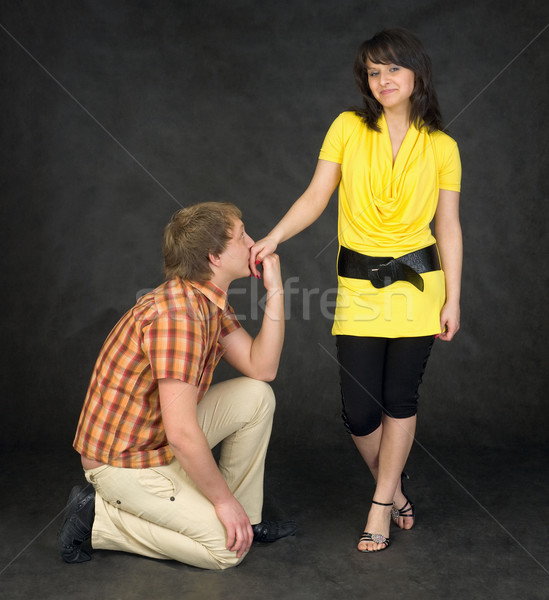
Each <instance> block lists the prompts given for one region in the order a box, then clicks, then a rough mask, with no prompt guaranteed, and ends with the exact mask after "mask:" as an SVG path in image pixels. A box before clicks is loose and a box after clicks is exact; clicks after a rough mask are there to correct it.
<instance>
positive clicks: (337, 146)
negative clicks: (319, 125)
mask: <svg viewBox="0 0 549 600" xmlns="http://www.w3.org/2000/svg"><path fill="white" fill-rule="evenodd" d="M344 121H345V113H342V114H340V115H339V117H337V119H336V120H335V121H334V122H333V123H332V124H331V125H330V129H328V133H327V134H326V137H325V138H324V143H323V144H322V148H321V149H320V154H319V158H320V159H322V160H329V161H330V162H335V163H339V164H341V163H342V162H343V151H344V149H345V144H344V132H343V128H344Z"/></svg>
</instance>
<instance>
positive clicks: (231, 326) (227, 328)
mask: <svg viewBox="0 0 549 600" xmlns="http://www.w3.org/2000/svg"><path fill="white" fill-rule="evenodd" d="M241 327H242V325H241V324H240V321H239V320H238V319H237V318H236V315H235V314H234V310H233V307H232V306H229V304H227V306H226V307H225V310H224V311H223V315H222V316H221V337H225V336H226V335H229V333H232V332H233V331H236V330H237V329H240V328H241Z"/></svg>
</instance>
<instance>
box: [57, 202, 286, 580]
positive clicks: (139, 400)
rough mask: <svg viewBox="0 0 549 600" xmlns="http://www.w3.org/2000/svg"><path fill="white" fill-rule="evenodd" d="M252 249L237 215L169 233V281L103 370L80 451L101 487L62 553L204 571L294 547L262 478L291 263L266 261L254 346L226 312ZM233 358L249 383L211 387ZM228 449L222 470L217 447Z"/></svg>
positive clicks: (119, 331) (73, 504) (207, 218)
mask: <svg viewBox="0 0 549 600" xmlns="http://www.w3.org/2000/svg"><path fill="white" fill-rule="evenodd" d="M253 243H254V242H253V240H252V239H251V238H250V236H249V235H248V234H247V233H246V231H245V230H244V225H243V223H242V221H241V213H240V211H239V210H238V209H237V208H236V207H235V206H234V205H232V204H228V203H217V202H208V203H202V204H197V205H194V206H191V207H189V208H184V209H182V210H180V211H178V212H177V213H175V215H174V216H173V217H172V220H171V221H170V223H169V224H168V226H167V227H166V230H165V232H164V244H163V251H164V262H165V271H166V276H167V281H166V282H165V283H164V284H163V285H161V286H159V287H158V288H156V289H155V290H153V291H152V292H149V293H148V294H146V295H144V296H142V297H141V298H140V299H139V301H138V302H137V304H136V305H135V306H134V307H133V308H132V309H131V310H129V311H128V312H127V313H126V314H125V315H124V316H123V317H122V318H121V319H120V321H119V322H118V324H117V325H116V326H115V327H114V329H113V330H112V331H111V333H110V334H109V336H108V337H107V339H106V341H105V343H104V345H103V348H102V349H101V352H100V354H99V358H98V359H97V362H96V365H95V369H94V371H93V375H92V378H91V382H90V385H89V388H88V393H87V396H86V399H85V402H84V407H83V409H82V413H81V415H80V421H79V423H78V429H77V432H76V437H75V440H74V447H75V449H76V450H77V451H78V452H79V453H80V454H81V457H82V465H83V468H84V473H85V477H86V479H87V481H88V482H89V484H91V485H88V486H86V487H84V488H83V489H81V488H80V487H78V486H76V487H75V488H73V490H72V492H71V495H70V496H69V501H68V504H67V509H66V515H65V520H64V523H63V525H62V527H61V530H60V532H59V536H58V547H59V551H60V553H61V556H62V557H63V559H64V560H65V561H66V562H69V563H77V562H83V561H86V560H90V555H89V554H88V552H86V551H85V550H84V549H83V548H82V543H83V542H84V541H85V540H87V539H88V538H90V537H91V545H92V548H94V549H108V550H121V551H125V552H133V553H136V554H141V555H143V556H148V557H153V558H159V559H175V560H178V561H181V562H184V563H187V564H189V565H193V566H197V567H203V568H206V569H225V568H227V567H231V566H235V565H237V564H238V563H239V562H241V561H242V559H243V558H244V556H245V555H246V553H247V552H248V550H249V549H250V546H251V544H252V542H253V541H260V542H272V541H275V540H276V539H279V538H281V537H284V536H287V535H293V534H294V533H295V530H296V525H295V523H294V522H293V521H283V522H281V521H264V520H262V514H261V511H262V504H263V472H264V464H265V455H266V452H267V446H268V443H269V437H270V433H271V426H272V419H273V412H274V407H275V400H274V396H273V392H272V390H271V388H270V386H269V385H268V384H267V383H265V382H266V381H271V380H272V379H274V377H275V375H276V372H277V369H278V363H279V359H280V353H281V350H282V344H283V338H284V300H283V294H282V292H283V287H282V280H281V274H280V264H279V259H278V257H277V256H276V255H272V256H268V257H266V258H265V260H264V261H263V283H264V285H265V288H266V290H267V302H266V306H265V314H264V317H263V322H262V326H261V329H260V331H259V333H258V335H257V336H256V337H255V338H252V337H251V336H250V335H249V334H248V333H247V332H246V331H245V330H244V329H243V328H242V326H241V325H240V323H239V322H238V320H237V319H236V316H235V314H234V312H233V310H232V308H231V307H230V306H229V304H228V303H227V291H228V288H229V285H230V283H231V282H232V281H234V280H235V279H238V278H241V277H245V276H249V275H250V269H249V263H248V261H249V255H250V252H249V250H250V248H251V246H252V245H253ZM222 356H223V358H224V359H225V360H226V361H227V362H228V363H229V364H231V365H232V366H234V367H235V368H236V369H237V370H238V371H240V372H241V373H242V374H243V375H244V377H239V378H237V379H233V380H229V381H225V382H223V383H219V384H216V385H211V386H210V383H211V380H212V375H213V371H214V368H215V366H216V364H217V363H218V361H219V359H220V358H221V357H222ZM217 444H221V453H220V459H219V464H217V463H216V461H215V459H214V457H213V455H212V452H211V449H212V448H213V447H214V446H216V445H217Z"/></svg>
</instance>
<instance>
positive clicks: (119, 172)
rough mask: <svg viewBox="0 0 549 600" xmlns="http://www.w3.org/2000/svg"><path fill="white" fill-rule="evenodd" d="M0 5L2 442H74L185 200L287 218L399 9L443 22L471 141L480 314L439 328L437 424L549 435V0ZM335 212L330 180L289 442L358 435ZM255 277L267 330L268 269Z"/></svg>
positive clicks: (466, 436) (283, 400)
mask: <svg viewBox="0 0 549 600" xmlns="http://www.w3.org/2000/svg"><path fill="white" fill-rule="evenodd" d="M0 23H1V25H2V29H0V49H1V54H2V88H1V102H2V108H3V110H2V144H1V146H2V163H1V168H2V175H3V177H2V198H1V206H2V242H3V250H2V253H1V266H2V270H1V273H2V279H3V286H2V287H3V289H2V296H1V297H2V333H1V338H0V339H1V340H2V344H1V346H2V363H1V364H2V388H1V399H2V407H3V410H2V418H1V419H0V439H1V441H2V443H3V444H4V445H5V446H6V447H10V446H16V445H19V444H21V445H22V444H24V445H29V444H38V445H41V446H43V447H51V446H54V445H64V446H66V447H70V444H71V442H72V437H73V433H74V428H75V426H76V421H77V418H78V414H79V411H80V407H81V404H82V400H83V397H84V394H85V391H86V387H87V383H88V379H89V376H90V373H91V369H92V366H93V363H94V360H95V358H96V355H97V352H98V351H99V348H100V346H101V344H102V342H103V339H104V337H105V336H106V334H107V333H108V331H109V330H110V328H111V327H112V326H113V325H114V323H115V322H116V320H117V319H118V317H119V316H120V315H121V314H122V313H123V312H124V311H125V310H126V309H127V308H128V307H129V306H131V304H132V303H133V302H134V301H135V296H136V293H137V292H138V291H139V290H141V289H144V288H149V287H154V286H156V285H158V284H159V283H160V282H161V281H162V273H161V254H160V239H161V234H162V230H163V227H164V225H165V223H166V222H167V221H168V219H169V217H170V216H171V214H172V213H173V212H174V211H175V210H176V209H178V208H179V207H180V206H184V205H187V204H189V203H194V202H197V201H204V200H227V201H232V202H234V203H236V204H237V205H238V206H240V207H241V208H242V210H243V212H244V218H245V222H246V225H247V228H248V231H249V233H250V234H251V235H252V236H253V237H256V238H257V237H261V236H262V235H264V234H266V233H267V232H268V230H269V228H270V227H271V226H272V225H273V224H274V223H275V222H276V220H277V219H278V218H280V217H281V216H282V214H283V213H284V212H285V210H286V209H287V208H288V207H289V205H290V204H291V202H292V201H293V200H294V199H295V198H297V196H298V195H299V194H300V193H301V192H302V191H303V189H304V188H305V186H306V185H307V183H308V181H309V179H310V177H311V175H312V172H313V169H314V166H315V163H316V159H317V156H318V150H319V148H320V145H321V143H322V140H323V137H324V134H325V132H326V130H327V128H328V126H329V125H330V123H331V121H332V120H333V119H334V118H335V116H336V115H337V114H338V113H339V112H341V111H342V110H344V109H345V108H346V107H347V106H349V105H351V104H353V103H357V102H359V96H358V93H357V91H356V90H355V87H354V82H353V75H352V62H353V58H354V53H355V50H356V48H357V46H358V44H359V43H360V42H361V41H362V40H363V39H365V38H366V37H370V36H371V35H372V34H373V33H375V32H376V31H377V30H379V29H381V28H384V27H391V26H404V27H407V28H409V29H411V30H413V31H415V32H416V33H417V34H418V35H419V36H420V37H421V38H422V39H423V40H424V43H425V45H426V47H427V49H428V51H429V53H430V54H431V56H432V59H433V63H434V70H435V80H436V84H437V90H438V93H439V98H440V101H441V105H442V108H443V113H444V116H445V119H446V122H447V123H450V131H451V134H452V135H453V136H454V137H455V138H456V139H457V141H458V143H459V146H460V150H461V154H462V162H463V189H462V223H463V228H464V238H465V271H464V282H463V305H462V309H463V323H462V331H461V332H460V333H459V335H458V337H457V338H456V340H455V341H454V342H452V343H451V344H443V343H442V342H439V343H437V344H436V348H435V351H434V353H433V356H432V359H431V362H430V364H429V367H428V370H427V373H426V376H425V380H424V386H423V388H422V399H421V420H420V426H419V430H418V438H419V439H420V440H422V441H425V442H434V441H436V442H439V443H450V444H468V443H474V442H476V443H478V442H482V443H485V444H488V445H490V446H494V447H495V446H498V445H501V444H505V443H510V442H515V443H523V442H525V441H529V442H543V441H545V440H546V431H547V428H548V425H549V423H548V414H549V410H548V408H547V385H546V384H547V374H546V372H547V358H548V351H547V335H548V333H549V332H548V327H547V322H548V319H547V315H546V300H547V284H548V278H547V259H548V250H547V247H548V239H547V225H546V221H547V216H548V212H549V211H548V208H547V200H548V197H547V196H548V194H547V182H546V176H547V168H546V163H547V102H548V85H547V64H548V58H549V51H548V49H549V30H545V31H543V30H544V28H545V27H546V26H547V25H548V24H549V7H548V5H547V3H546V2H545V1H544V0H539V1H538V0H528V1H526V2H521V3H519V2H511V1H503V2H496V1H489V2H483V1H479V0H465V1H462V2H459V3H456V2H454V1H453V0H452V1H451V2H448V1H436V2H435V1H430V0H419V1H417V2H407V1H371V2H359V1H345V0H340V1H337V2H336V1H322V0H315V1H312V0H307V1H302V0H297V1H287V0H277V1H276V2H275V1H267V0H266V1H264V2H243V1H238V0H235V1H231V2H221V1H218V2H213V1H212V0H201V1H197V2H188V1H186V2H178V1H176V0H172V1H162V2H151V1H143V2H130V1H128V2H120V1H115V2H110V1H107V0H99V1H92V0H88V1H76V2H69V1H58V2H39V1H30V2H25V1H20V0H19V1H17V2H16V1H14V0H9V1H5V2H4V3H3V8H2V12H1V18H0ZM540 32H541V33H540ZM536 36H537V37H536ZM336 218H337V210H336V203H335V199H334V200H332V202H331V204H330V206H329V208H328V209H327V211H326V213H325V214H324V215H323V216H322V217H321V218H320V220H319V221H318V222H317V223H316V224H315V225H313V226H312V227H311V228H310V229H309V230H307V231H306V232H304V233H302V234H301V235H300V236H298V237H297V238H295V239H293V240H291V241H289V242H287V243H286V244H284V245H283V246H282V247H281V248H280V255H281V258H282V264H283V271H284V277H285V278H297V279H294V280H293V284H292V287H293V289H294V290H295V293H293V294H292V295H289V308H291V314H292V318H291V319H290V320H289V321H288V324H287V340H286V344H285V350H284V356H283V360H282V364H281V368H280V371H279V376H278V378H277V380H276V381H275V382H274V384H273V386H274V388H275V391H276V393H277V397H278V412H277V418H276V424H275V432H274V435H273V445H274V446H275V447H284V446H290V445H291V446H292V447H294V446H295V445H296V444H297V446H298V447H299V446H303V447H306V446H308V445H313V446H314V445H317V446H319V445H321V444H322V445H324V444H328V445H330V444H332V445H334V444H335V445H337V444H339V443H346V442H345V436H344V433H343V430H342V427H341V425H340V422H339V412H340V400H339V395H338V377H337V365H336V363H335V360H334V358H333V355H334V354H335V352H334V343H333V339H332V337H331V335H330V320H329V314H328V313H329V312H330V310H331V308H330V304H329V301H330V300H333V294H332V295H330V294H328V295H325V296H324V297H322V293H323V292H324V291H325V290H330V289H331V288H333V287H334V285H335V275H334V261H335V253H336V250H337V248H336V246H337V244H336V243H334V241H333V238H334V235H335V233H336ZM236 287H237V288H239V289H237V290H236V292H237V293H233V294H232V296H231V298H232V301H233V303H234V305H235V307H236V308H237V312H239V313H240V314H242V315H244V316H245V319H244V324H245V325H246V326H247V327H248V328H249V329H250V330H251V331H252V332H254V331H256V330H257V325H258V323H257V320H256V319H254V318H253V317H254V315H255V314H256V313H258V308H257V304H256V303H255V302H254V300H253V299H252V300H250V295H251V297H252V298H253V295H254V294H255V297H256V298H257V297H259V298H260V297H261V296H262V292H261V286H259V287H257V285H256V282H255V281H254V282H251V281H246V282H238V283H237V285H236ZM240 288H246V289H247V290H248V292H249V294H248V295H244V294H243V293H241V292H240ZM314 288H318V290H319V292H318V293H314V291H312V290H314ZM304 294H306V295H309V297H310V300H309V301H307V300H306V299H305V300H304ZM321 300H322V301H321ZM259 315H261V311H260V310H259ZM228 375H230V372H229V370H228V369H225V368H222V369H221V371H220V373H219V377H221V376H223V377H225V376H228Z"/></svg>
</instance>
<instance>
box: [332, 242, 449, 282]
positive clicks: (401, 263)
mask: <svg viewBox="0 0 549 600" xmlns="http://www.w3.org/2000/svg"><path fill="white" fill-rule="evenodd" d="M439 270H440V258H439V256H438V250H437V245H436V244H432V245H431V246H427V248H422V249H421V250H416V251H415V252H410V253H409V254H405V255H404V256H399V257H398V258H393V257H392V256H366V255H365V254H360V252H355V251H354V250H349V248H345V246H341V247H340V249H339V257H338V259H337V274H338V275H339V276H340V277H349V278H351V279H369V280H370V282H371V283H372V285H373V286H374V287H376V288H383V287H386V286H388V285H391V283H394V282H395V281H408V282H409V283H411V284H412V285H415V286H416V287H417V289H418V290H420V291H421V292H422V291H423V287H424V286H423V278H422V277H421V275H420V273H427V272H428V271H439Z"/></svg>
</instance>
